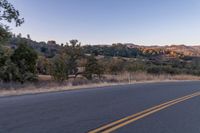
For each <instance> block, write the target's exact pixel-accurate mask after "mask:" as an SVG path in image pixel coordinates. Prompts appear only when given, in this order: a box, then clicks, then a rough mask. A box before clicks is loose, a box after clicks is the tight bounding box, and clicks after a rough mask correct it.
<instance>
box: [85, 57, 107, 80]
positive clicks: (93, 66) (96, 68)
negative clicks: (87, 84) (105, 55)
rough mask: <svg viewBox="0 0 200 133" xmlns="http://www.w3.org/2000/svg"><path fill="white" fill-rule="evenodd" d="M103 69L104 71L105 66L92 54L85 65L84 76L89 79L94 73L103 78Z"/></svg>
mask: <svg viewBox="0 0 200 133" xmlns="http://www.w3.org/2000/svg"><path fill="white" fill-rule="evenodd" d="M103 71H104V69H103V66H101V65H100V64H99V63H98V62H97V59H96V58H95V57H94V56H90V57H89V58H88V61H87V63H86V65H85V72H84V76H85V77H86V78H87V79H89V80H91V79H92V78H93V75H94V74H96V75H97V76H98V77H99V78H101V75H102V74H103Z"/></svg>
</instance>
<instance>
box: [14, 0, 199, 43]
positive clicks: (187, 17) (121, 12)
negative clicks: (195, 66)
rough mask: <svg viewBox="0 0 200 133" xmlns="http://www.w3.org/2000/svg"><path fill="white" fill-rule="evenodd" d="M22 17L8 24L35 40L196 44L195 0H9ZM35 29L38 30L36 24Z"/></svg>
mask: <svg viewBox="0 0 200 133" xmlns="http://www.w3.org/2000/svg"><path fill="white" fill-rule="evenodd" d="M10 2H11V3H12V4H13V5H14V6H15V7H16V8H17V9H18V10H19V11H20V14H21V16H22V17H24V18H25V23H24V24H23V25H22V26H21V27H14V26H13V25H12V24H11V25H10V26H11V28H12V30H11V31H12V32H13V33H15V34H18V33H21V34H22V35H23V36H26V35H27V34H30V36H31V39H33V40H36V41H38V42H40V41H45V42H47V41H48V40H55V41H56V42H57V43H59V44H61V43H64V44H65V43H66V42H68V40H71V39H78V40H79V41H80V42H82V44H83V45H86V44H90V45H98V44H112V43H118V42H119V43H133V44H136V45H144V46H154V45H158V46H165V45H174V44H175V45H182V44H184V45H187V46H193V45H199V44H200V38H199V37H198V35H199V34H200V25H199V23H200V10H199V9H200V1H198V0H190V1H188V0H182V1H179V0H169V1H162V2H161V1H159V0H150V1H149V0H140V1H139V0H134V1H132V0H126V1H122V0H107V1H106V0H102V1H97V0H85V1H81V0H67V1H65V0H59V1H53V0H43V1H39V0H34V1H26V0H20V1H19V0H18V1H16V0H10ZM38 29H39V30H38Z"/></svg>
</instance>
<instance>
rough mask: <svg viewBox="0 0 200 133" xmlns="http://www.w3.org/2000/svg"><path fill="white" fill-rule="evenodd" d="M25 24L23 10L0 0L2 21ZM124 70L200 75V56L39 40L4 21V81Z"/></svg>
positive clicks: (0, 57)
mask: <svg viewBox="0 0 200 133" xmlns="http://www.w3.org/2000/svg"><path fill="white" fill-rule="evenodd" d="M1 20H4V21H7V22H15V23H16V26H20V25H21V24H23V22H24V19H23V18H20V14H19V12H18V11H17V10H16V9H15V8H14V7H13V6H12V5H11V4H10V3H8V2H7V0H1V1H0V21H1ZM123 72H129V73H131V72H147V73H151V74H172V75H173V74H191V75H198V76H200V58H199V57H198V56H195V57H193V56H188V55H184V54H183V53H180V52H176V51H171V50H169V49H163V48H148V47H146V48H145V47H139V46H135V45H131V44H120V43H117V44H113V45H84V46H81V43H80V42H78V40H71V41H69V43H66V44H65V45H64V44H61V45H58V44H56V42H55V41H49V42H47V43H46V42H36V41H33V40H31V37H30V35H27V37H26V38H23V37H22V36H21V35H20V34H19V35H14V34H12V33H11V32H10V31H9V27H8V26H6V25H3V24H2V23H1V24H0V81H1V82H13V81H14V82H20V83H24V82H33V81H37V79H38V75H51V76H52V77H53V79H55V80H56V81H60V82H62V81H65V80H67V79H69V78H77V76H79V75H80V76H82V77H84V78H86V79H88V80H92V79H94V78H95V79H101V78H102V77H103V75H117V74H120V73H123Z"/></svg>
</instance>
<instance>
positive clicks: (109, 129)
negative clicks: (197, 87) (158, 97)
mask: <svg viewBox="0 0 200 133" xmlns="http://www.w3.org/2000/svg"><path fill="white" fill-rule="evenodd" d="M199 95H200V92H197V93H193V94H190V95H187V96H184V97H181V98H177V99H174V100H171V101H168V102H165V103H163V104H160V105H157V106H155V107H152V108H149V109H146V110H144V111H141V112H139V113H136V114H133V115H131V116H128V117H125V118H122V119H120V120H117V121H115V122H112V123H110V124H107V125H105V126H102V127H100V128H97V129H95V130H92V131H89V133H100V132H101V133H110V132H112V131H114V130H116V129H118V128H120V127H123V126H125V125H127V124H129V123H132V122H134V121H136V120H139V119H141V118H143V117H145V116H148V115H150V114H153V113H155V112H158V111H160V110H162V109H165V108H167V107H169V106H172V105H174V104H177V103H179V102H182V101H185V100H187V99H190V98H193V97H196V96H199Z"/></svg>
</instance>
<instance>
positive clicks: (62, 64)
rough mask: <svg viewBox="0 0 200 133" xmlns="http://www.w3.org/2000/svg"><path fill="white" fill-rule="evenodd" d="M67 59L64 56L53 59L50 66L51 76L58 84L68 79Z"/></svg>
mask: <svg viewBox="0 0 200 133" xmlns="http://www.w3.org/2000/svg"><path fill="white" fill-rule="evenodd" d="M67 61H68V59H67V56H66V55H64V54H60V55H57V56H56V57H54V59H53V61H52V65H51V76H52V77H53V78H54V79H55V80H57V81H60V82H63V81H64V80H66V79H68V62H67Z"/></svg>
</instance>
